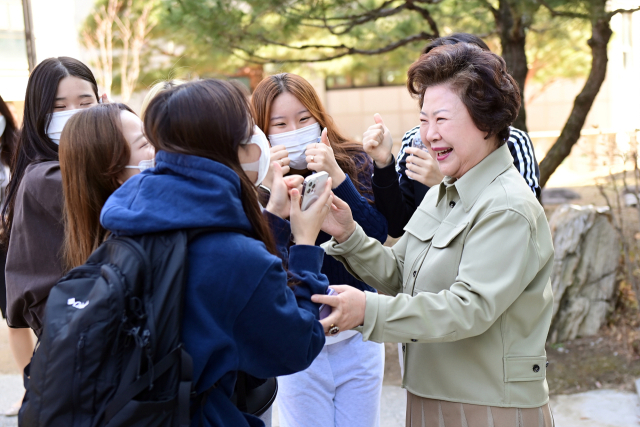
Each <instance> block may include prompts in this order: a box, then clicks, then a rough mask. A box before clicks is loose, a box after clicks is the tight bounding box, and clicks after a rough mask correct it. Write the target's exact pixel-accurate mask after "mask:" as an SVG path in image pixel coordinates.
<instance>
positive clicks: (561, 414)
mask: <svg viewBox="0 0 640 427" xmlns="http://www.w3.org/2000/svg"><path fill="white" fill-rule="evenodd" d="M5 329H6V324H5V323H4V322H1V321H0V413H4V411H5V410H6V409H8V408H9V407H11V405H13V403H14V402H16V401H17V400H18V399H19V398H20V396H21V395H22V392H23V388H22V377H21V376H20V375H18V373H17V369H16V368H15V366H14V364H13V360H12V358H11V357H10V354H9V351H8V350H9V349H8V345H7V342H6V330H5ZM392 350H393V349H391V350H390V349H387V358H388V359H389V360H388V362H389V365H390V367H389V369H387V370H385V372H386V373H385V383H386V384H387V385H384V386H383V388H382V403H381V404H382V407H381V411H380V426H381V427H403V426H404V422H405V421H404V420H405V418H404V413H405V406H406V398H405V396H406V395H405V391H404V390H403V389H402V388H400V387H398V386H397V385H394V384H397V383H398V381H397V380H398V379H399V378H398V379H396V378H387V376H389V377H391V376H394V375H396V374H392V369H390V368H392V367H393V366H392V365H393V364H394V363H395V364H397V363H398V362H397V357H396V356H395V355H394V353H393V351H392ZM387 374H389V375H387ZM638 386H640V384H638ZM276 402H277V400H276ZM551 409H552V411H553V414H554V417H555V421H556V427H640V399H639V398H638V395H637V394H636V393H629V392H621V391H617V390H596V391H589V392H586V393H580V394H572V395H559V396H554V397H552V399H551ZM273 419H274V422H273V427H278V413H277V407H276V408H275V410H274V417H273ZM17 424H18V423H17V418H16V417H4V416H2V415H0V427H16V426H17Z"/></svg>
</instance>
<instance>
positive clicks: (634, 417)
mask: <svg viewBox="0 0 640 427" xmlns="http://www.w3.org/2000/svg"><path fill="white" fill-rule="evenodd" d="M20 393H22V379H21V378H20V376H19V375H0V410H4V409H5V408H8V407H9V406H11V405H12V404H13V402H15V401H16V400H17V399H18V398H19V397H20ZM405 404H406V400H405V391H404V390H403V389H401V388H400V387H397V386H389V385H387V386H384V387H383V389H382V409H381V411H380V412H381V413H380V416H381V417H380V418H381V419H380V426H381V427H403V426H404V408H405ZM551 407H552V410H553V414H554V417H555V420H556V427H638V426H640V399H639V398H638V395H637V394H635V393H628V392H621V391H616V390H596V391H590V392H587V393H580V394H572V395H560V396H555V397H553V398H552V400H551ZM273 418H274V422H273V427H277V426H278V415H277V408H276V410H275V411H274V417H273ZM17 425H18V423H17V419H16V417H4V416H1V415H0V427H16V426H17Z"/></svg>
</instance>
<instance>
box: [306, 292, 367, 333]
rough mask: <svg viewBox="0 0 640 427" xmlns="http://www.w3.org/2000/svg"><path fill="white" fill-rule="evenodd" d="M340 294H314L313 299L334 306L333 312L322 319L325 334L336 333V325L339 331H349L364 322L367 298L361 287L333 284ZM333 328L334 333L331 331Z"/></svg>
mask: <svg viewBox="0 0 640 427" xmlns="http://www.w3.org/2000/svg"><path fill="white" fill-rule="evenodd" d="M331 288H333V290H335V291H336V292H338V295H320V294H316V295H312V296H311V301H313V302H315V303H319V304H326V305H329V306H331V307H333V310H332V311H331V314H330V315H329V316H327V317H325V318H324V319H322V320H320V323H321V324H322V327H323V328H324V333H325V335H334V334H335V327H336V326H337V327H338V331H348V330H349V329H353V328H355V327H356V326H360V325H362V324H363V323H364V309H365V307H366V305H367V298H366V297H365V295H364V292H362V291H361V290H359V289H356V288H354V287H353V286H349V285H333V286H331ZM331 330H333V331H334V334H331V333H330V331H331Z"/></svg>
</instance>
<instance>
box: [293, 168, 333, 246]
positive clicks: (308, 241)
mask: <svg viewBox="0 0 640 427" xmlns="http://www.w3.org/2000/svg"><path fill="white" fill-rule="evenodd" d="M289 196H290V198H291V207H290V214H289V221H290V222H291V234H293V239H294V241H295V243H296V245H311V246H313V245H315V244H316V239H317V238H318V233H319V232H320V228H321V226H322V223H323V222H324V219H325V217H326V216H327V214H328V213H329V209H330V207H331V203H332V202H333V193H331V178H329V179H327V184H326V186H325V188H324V190H323V191H322V193H321V194H320V197H318V199H317V200H316V201H315V202H313V204H312V205H311V206H309V208H308V209H307V210H306V211H302V210H300V190H298V189H297V188H294V189H291V190H289Z"/></svg>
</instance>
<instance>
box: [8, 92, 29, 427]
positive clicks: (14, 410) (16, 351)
mask: <svg viewBox="0 0 640 427" xmlns="http://www.w3.org/2000/svg"><path fill="white" fill-rule="evenodd" d="M19 136H20V131H19V130H18V128H17V126H16V123H15V120H14V118H13V114H11V110H9V106H8V105H7V104H6V103H5V102H4V99H2V97H1V96H0V203H4V201H5V195H6V188H7V184H8V183H9V178H10V177H11V160H12V158H13V154H14V153H15V150H16V145H17V144H18V138H19ZM0 233H1V231H0ZM6 261H7V249H6V247H5V246H2V247H0V266H1V268H2V271H3V272H4V267H5V264H6ZM0 311H2V318H3V319H6V318H7V288H6V286H5V280H4V274H2V275H1V276H0ZM7 338H8V341H9V347H10V348H11V353H12V354H13V359H14V360H15V362H16V365H17V366H18V369H20V370H21V371H22V370H23V369H24V367H25V366H27V364H28V363H29V360H30V359H31V355H32V354H33V334H32V332H31V331H30V330H28V329H16V328H9V330H8V337H7ZM21 404H22V397H21V398H20V400H19V401H17V402H15V404H14V405H13V406H12V407H11V408H8V409H7V410H6V411H5V413H4V415H6V416H15V415H18V410H19V409H20V405H21Z"/></svg>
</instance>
